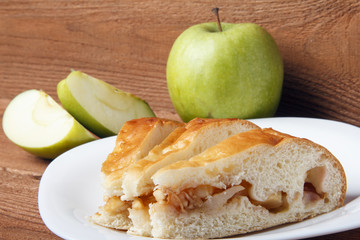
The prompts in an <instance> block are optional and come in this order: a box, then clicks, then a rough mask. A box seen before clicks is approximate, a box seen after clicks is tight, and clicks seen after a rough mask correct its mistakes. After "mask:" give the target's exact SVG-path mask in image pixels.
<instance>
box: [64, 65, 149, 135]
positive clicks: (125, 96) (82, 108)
mask: <svg viewBox="0 0 360 240" xmlns="http://www.w3.org/2000/svg"><path fill="white" fill-rule="evenodd" d="M57 93H58V97H59V99H60V102H61V104H62V105H63V107H64V108H65V109H66V110H67V111H68V112H69V113H70V114H71V115H72V116H74V117H75V118H76V119H77V120H78V121H79V122H80V123H81V124H82V125H84V126H85V127H86V128H87V129H89V130H90V131H91V132H93V133H94V134H95V135H97V136H99V137H107V136H112V135H116V134H118V133H119V131H120V128H121V127H122V125H123V124H124V123H125V122H126V121H128V120H131V119H135V118H140V117H154V116H155V114H154V112H153V111H152V110H151V108H150V106H149V105H148V104H147V103H146V102H145V101H144V100H142V99H140V98H139V97H137V96H134V95H132V94H130V93H127V92H124V91H122V90H119V89H117V88H115V87H113V86H111V85H110V84H108V83H106V82H104V81H101V80H99V79H96V78H94V77H91V76H89V75H87V74H85V73H82V72H80V71H73V72H71V73H70V74H69V75H68V76H67V78H66V79H64V80H62V81H61V82H59V84H58V86H57Z"/></svg>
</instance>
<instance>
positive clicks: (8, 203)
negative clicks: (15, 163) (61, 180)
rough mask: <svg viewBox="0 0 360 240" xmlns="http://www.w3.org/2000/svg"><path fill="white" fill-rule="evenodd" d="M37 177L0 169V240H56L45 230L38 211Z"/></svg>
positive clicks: (28, 173) (23, 172)
mask: <svg viewBox="0 0 360 240" xmlns="http://www.w3.org/2000/svg"><path fill="white" fill-rule="evenodd" d="M40 177H41V175H38V174H33V173H32V172H26V171H22V172H19V171H14V170H10V169H6V168H0V192H1V194H0V202H1V207H0V216H1V217H0V239H60V238H58V237H57V236H55V235H54V234H53V233H52V232H51V231H50V230H49V229H47V228H46V226H45V225H44V223H43V222H42V220H41V218H40V215H39V212H38V207H37V192H38V186H39V182H40Z"/></svg>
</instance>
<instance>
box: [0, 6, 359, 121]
mask: <svg viewBox="0 0 360 240" xmlns="http://www.w3.org/2000/svg"><path fill="white" fill-rule="evenodd" d="M359 4H360V3H359V2H358V1H346V2H343V1H335V0H332V1H325V0H321V1H316V3H314V2H313V1H300V2H299V1H297V2H291V3H289V2H288V1H274V2H268V1H256V2H253V1H250V2H246V1H222V2H218V3H217V5H218V6H219V7H220V9H221V12H220V14H221V17H222V19H223V21H224V22H255V23H258V24H260V25H262V26H263V27H265V28H266V29H267V30H268V31H269V32H270V33H271V34H272V35H273V36H274V38H275V39H276V41H277V42H278V45H279V47H280V49H281V52H282V55H283V57H284V62H285V83H284V93H283V98H282V102H281V105H280V108H279V111H278V115H280V116H288V115H292V116H294V115H296V116H312V117H322V118H329V119H337V120H341V121H345V122H349V123H352V124H355V125H357V126H360V104H359V103H360V91H359V89H360V81H359V75H360V70H359V69H360V66H359V59H360V52H359V51H360V50H359V49H360V48H359V46H360V44H359V41H360V32H359V31H360V30H359V28H358V25H359V22H360V11H359V10H360V5H359ZM211 7H213V3H212V2H208V1H199V2H195V3H190V2H182V1H175V2H168V1H165V2H163V1H121V2H118V1H110V2H109V1H107V2H102V1H90V2H88V1H83V2H77V1H71V2H69V1H36V2H31V1H30V2H23V1H2V2H1V3H0V9H1V10H0V16H1V21H0V89H1V92H0V96H1V98H6V99H11V98H12V97H14V96H15V95H16V94H18V93H19V92H21V91H24V90H26V89H29V88H42V89H44V90H45V91H47V92H48V93H49V94H51V95H52V96H53V97H55V98H56V84H57V83H58V81H60V80H61V79H63V78H64V77H65V76H66V75H67V74H68V72H69V70H70V69H72V68H73V69H80V70H83V71H85V72H87V73H89V74H92V75H94V76H96V77H99V78H100V79H103V80H106V81H108V82H109V83H111V84H114V85H116V86H117V87H119V88H122V89H124V90H126V91H130V92H132V93H134V94H137V95H139V96H140V97H142V98H144V99H145V100H147V101H148V102H149V103H150V105H151V106H152V108H153V109H154V110H155V111H167V112H171V113H175V111H174V109H173V107H172V104H171V101H170V99H169V96H168V92H167V88H166V77H165V69H166V60H167V56H168V53H169V50H170V48H171V45H172V43H173V41H174V40H175V38H176V37H177V36H178V35H179V34H180V33H181V32H182V31H183V30H185V29H186V28H187V27H189V26H191V25H193V24H196V23H201V22H208V21H213V16H212V14H211V12H210V9H211ZM23 80H25V81H23Z"/></svg>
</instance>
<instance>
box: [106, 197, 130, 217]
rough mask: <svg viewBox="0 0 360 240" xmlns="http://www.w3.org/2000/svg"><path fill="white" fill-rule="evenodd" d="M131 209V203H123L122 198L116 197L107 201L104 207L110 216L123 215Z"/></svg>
mask: <svg viewBox="0 0 360 240" xmlns="http://www.w3.org/2000/svg"><path fill="white" fill-rule="evenodd" d="M130 207H131V203H130V202H127V201H122V200H121V199H120V197H118V196H114V197H109V198H108V199H107V200H106V203H105V205H104V210H105V211H106V212H107V213H108V214H110V215H117V214H119V213H123V212H124V211H128V209H129V208H130Z"/></svg>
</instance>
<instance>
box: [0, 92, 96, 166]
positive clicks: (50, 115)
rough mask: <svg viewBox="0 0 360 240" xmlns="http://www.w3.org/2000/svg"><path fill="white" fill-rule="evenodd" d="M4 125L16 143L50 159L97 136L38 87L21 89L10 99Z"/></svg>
mask: <svg viewBox="0 0 360 240" xmlns="http://www.w3.org/2000/svg"><path fill="white" fill-rule="evenodd" d="M3 129H4V132H5V135H6V136H7V137H8V138H9V139H10V140H11V141H12V142H14V143H15V144H16V145H18V146H20V147H21V148H23V149H24V150H26V151H28V152H30V153H32V154H34V155H36V156H39V157H43V158H48V159H53V158H55V157H57V156H58V155H60V154H61V153H63V152H65V151H67V150H69V149H71V148H73V147H75V146H78V145H80V144H82V143H85V142H89V141H92V140H95V139H96V138H95V136H94V135H92V134H91V133H90V132H89V131H88V130H87V129H85V128H84V127H83V126H82V125H81V124H80V123H78V122H77V121H76V120H75V119H74V118H73V117H72V116H71V115H70V114H69V113H68V112H67V111H66V110H65V109H63V108H62V107H61V106H60V105H59V104H58V103H56V102H55V101H54V99H52V98H51V97H50V96H49V95H47V94H46V93H45V92H43V91H41V90H40V91H39V90H34V89H32V90H28V91H25V92H23V93H20V94H19V95H17V96H16V97H15V98H14V99H13V100H12V101H11V102H10V103H9V105H8V106H7V108H6V109H5V112H4V116H3Z"/></svg>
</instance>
